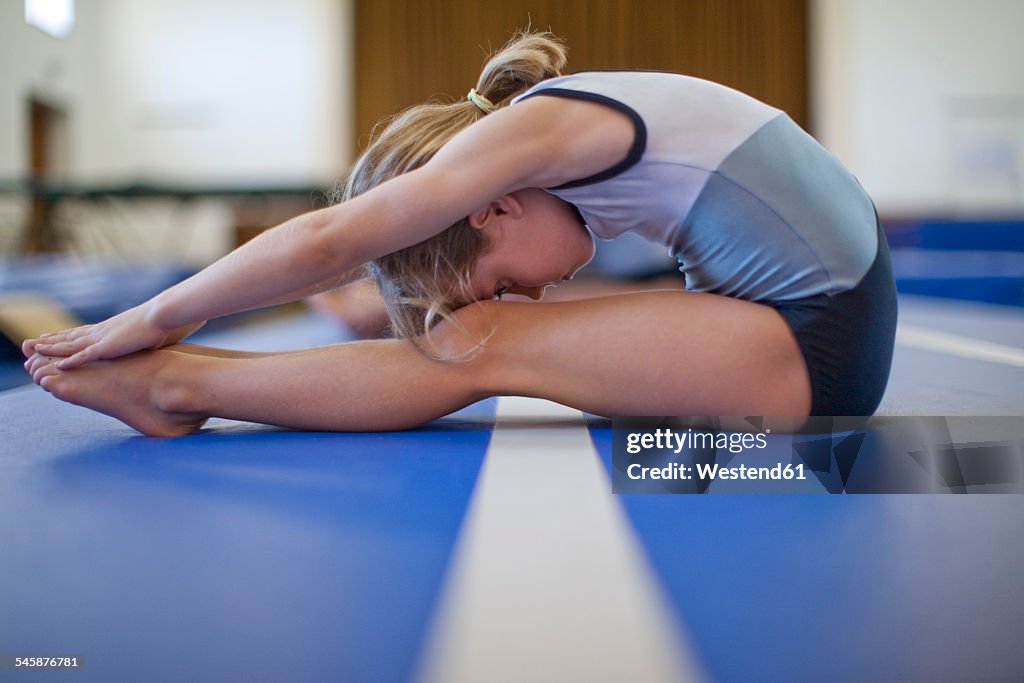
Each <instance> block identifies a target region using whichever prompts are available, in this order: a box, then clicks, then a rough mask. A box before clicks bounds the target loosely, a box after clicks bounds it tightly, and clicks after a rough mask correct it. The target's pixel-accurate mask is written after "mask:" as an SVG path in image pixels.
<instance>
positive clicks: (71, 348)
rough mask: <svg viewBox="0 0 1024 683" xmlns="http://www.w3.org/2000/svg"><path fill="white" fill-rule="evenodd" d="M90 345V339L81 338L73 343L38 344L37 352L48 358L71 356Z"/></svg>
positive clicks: (72, 341)
mask: <svg viewBox="0 0 1024 683" xmlns="http://www.w3.org/2000/svg"><path fill="white" fill-rule="evenodd" d="M89 343H90V341H89V338H88V337H79V338H77V339H74V340H71V341H62V342H54V343H50V342H43V343H41V344H36V349H35V350H36V352H37V353H42V354H44V355H47V356H70V355H72V354H74V353H77V352H79V351H81V350H82V349H84V348H85V347H86V346H88V345H89Z"/></svg>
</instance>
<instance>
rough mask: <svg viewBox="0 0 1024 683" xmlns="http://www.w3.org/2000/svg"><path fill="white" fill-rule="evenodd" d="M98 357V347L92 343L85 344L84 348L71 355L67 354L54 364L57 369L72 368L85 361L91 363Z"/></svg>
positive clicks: (83, 363)
mask: <svg viewBox="0 0 1024 683" xmlns="http://www.w3.org/2000/svg"><path fill="white" fill-rule="evenodd" d="M99 357H100V350H99V347H98V346H96V345H95V344H93V345H92V346H87V347H86V348H85V349H83V350H81V351H79V352H78V353H76V354H74V355H72V356H68V357H67V358H63V359H61V360H59V361H57V364H56V366H57V369H59V370H72V369H74V368H77V367H79V366H81V365H85V364H86V363H91V362H92V361H94V360H98V359H99Z"/></svg>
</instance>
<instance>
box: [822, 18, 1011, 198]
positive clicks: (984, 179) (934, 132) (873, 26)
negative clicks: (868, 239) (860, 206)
mask: <svg viewBox="0 0 1024 683" xmlns="http://www.w3.org/2000/svg"><path fill="white" fill-rule="evenodd" d="M811 36H812V41H811V44H812V48H811V50H812V54H811V64H812V77H811V83H812V93H813V94H814V97H813V101H812V110H813V114H812V116H813V121H814V124H813V126H814V132H815V134H816V136H817V137H818V138H819V139H820V140H821V141H822V142H823V143H824V144H825V145H826V146H827V147H829V148H830V149H832V150H833V151H834V152H835V153H836V154H837V155H838V156H839V157H840V158H841V159H842V160H843V161H845V162H846V163H847V165H848V166H850V168H851V169H852V170H853V171H854V173H855V174H856V175H857V176H858V178H859V179H860V180H861V182H862V183H863V184H864V186H865V187H866V188H867V190H868V191H869V192H870V193H871V194H872V196H873V197H874V198H875V200H876V203H877V204H878V206H879V210H880V211H881V212H882V213H885V214H888V215H898V214H911V215H912V214H933V215H934V214H943V213H951V214H970V215H983V214H1000V213H1017V214H1019V213H1020V212H1021V211H1024V39H1022V36H1024V2H1020V0H813V2H812V31H811Z"/></svg>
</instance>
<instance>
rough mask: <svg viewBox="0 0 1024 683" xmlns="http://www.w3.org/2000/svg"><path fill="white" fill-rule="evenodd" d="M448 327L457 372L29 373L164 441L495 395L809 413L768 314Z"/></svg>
mask: <svg viewBox="0 0 1024 683" xmlns="http://www.w3.org/2000/svg"><path fill="white" fill-rule="evenodd" d="M455 319H456V321H457V323H458V324H452V323H450V322H446V323H444V324H442V325H439V326H438V328H437V329H436V330H435V332H434V333H433V335H432V336H433V338H434V339H435V341H436V343H437V344H438V346H439V348H440V349H441V350H443V351H445V352H447V353H450V354H452V355H456V354H459V353H463V352H466V351H469V350H471V349H472V347H473V345H474V343H475V342H476V341H477V340H479V339H482V338H484V337H487V335H488V334H490V337H489V338H488V339H487V342H486V344H485V346H484V348H483V349H482V350H480V351H479V352H477V353H475V354H473V355H471V356H470V357H469V358H468V359H466V360H461V361H458V360H457V361H438V360H432V359H430V358H427V357H425V356H424V355H422V354H421V353H419V352H418V351H416V349H415V348H413V346H412V345H411V344H409V343H407V342H402V341H398V340H380V341H364V342H352V343H348V344H339V345H335V346H328V347H322V348H318V349H310V350H307V351H300V352H292V353H288V354H280V355H273V356H264V357H254V358H240V359H236V358H219V357H211V356H205V355H198V354H194V353H181V352H178V351H175V350H173V347H172V349H170V350H165V351H159V352H155V353H148V354H140V355H137V356H133V357H129V358H126V359H123V360H118V361H114V362H112V363H107V364H99V363H97V364H93V365H91V366H86V367H84V368H81V369H79V370H73V371H70V372H67V373H62V372H60V371H58V370H56V369H55V368H54V367H53V365H52V364H49V363H47V362H46V361H44V360H40V361H38V362H37V364H36V366H35V367H34V368H33V369H34V370H35V372H34V376H35V377H36V380H37V382H40V383H41V384H42V385H43V386H44V388H46V389H47V390H48V391H52V392H53V393H54V394H55V395H57V396H58V397H59V398H63V399H64V400H68V401H71V402H74V403H79V404H82V405H85V406H87V407H90V408H94V409H96V410H100V411H101V412H106V413H108V414H113V415H114V416H115V417H118V418H119V419H122V420H123V421H125V422H127V423H128V424H131V425H132V426H134V427H136V428H137V429H140V431H143V432H145V433H161V430H162V429H163V427H161V424H162V420H163V419H164V416H171V417H172V418H175V419H177V418H178V417H181V416H184V417H186V418H188V419H189V420H192V423H196V422H197V421H198V420H201V419H203V418H205V417H209V416H218V417H227V418H232V419H240V420H247V421H254V422H264V423H269V424H277V425H282V426H289V427H297V428H301V429H327V430H378V429H401V428H407V427H413V426H415V425H418V424H422V423H423V422H426V421H428V420H430V419H433V418H436V417H439V416H442V415H445V414H448V413H450V412H452V411H454V410H457V409H459V408H461V407H463V406H465V405H468V404H469V403H472V402H473V401H476V400H479V399H481V398H484V397H487V396H493V395H524V396H537V397H541V398H547V399H550V400H553V401H557V402H559V403H564V404H566V405H570V406H573V407H576V408H579V409H581V410H585V411H588V412H593V413H597V414H602V415H806V414H807V411H808V410H809V406H810V386H809V381H808V378H807V371H806V368H805V366H804V362H803V359H802V357H801V355H800V351H799V349H798V347H797V344H796V341H795V340H794V339H793V337H792V334H791V333H790V331H789V328H788V326H787V325H786V324H785V322H784V321H783V320H782V319H781V317H779V315H778V314H777V313H776V312H775V311H773V310H771V309H770V308H767V307H765V306H761V305H758V304H752V303H748V302H743V301H738V300H735V299H728V298H723V297H718V296H714V295H709V294H695V293H688V292H644V293H637V294H628V295H620V296H612V297H606V298H601V299H586V300H581V301H572V302H564V303H552V304H537V303H511V302H487V303H483V304H477V305H474V306H469V307H466V308H464V309H462V310H460V311H458V312H457V314H456V315H455ZM128 385H130V386H131V387H136V388H129V386H128ZM118 391H120V392H123V393H124V394H125V395H126V396H132V397H134V401H135V403H134V405H133V406H126V405H125V404H126V401H118V403H117V405H116V406H113V405H112V401H113V399H111V398H109V397H111V396H115V395H116V393H115V392H118ZM154 415H156V416H157V417H156V418H154ZM172 422H173V420H172ZM154 425H155V426H154ZM172 426H173V429H169V430H168V432H169V433H178V432H180V431H181V424H180V423H179V422H174V424H173V425H172Z"/></svg>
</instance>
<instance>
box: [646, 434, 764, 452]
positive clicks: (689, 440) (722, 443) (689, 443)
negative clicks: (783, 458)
mask: <svg viewBox="0 0 1024 683" xmlns="http://www.w3.org/2000/svg"><path fill="white" fill-rule="evenodd" d="M765 434H771V430H770V429H768V430H765ZM765 434H737V433H733V434H728V433H725V432H695V431H693V430H692V429H687V430H686V431H685V432H677V431H674V430H672V429H656V430H654V431H653V432H630V433H629V434H627V435H626V452H627V453H629V454H630V455H636V454H637V453H640V452H642V451H644V450H648V449H652V448H653V449H657V450H671V451H672V452H673V453H679V452H680V451H682V450H683V449H684V448H728V449H729V452H730V453H739V452H741V451H744V450H746V449H748V448H765V447H766V446H767V445H768V439H767V438H766V437H765Z"/></svg>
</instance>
